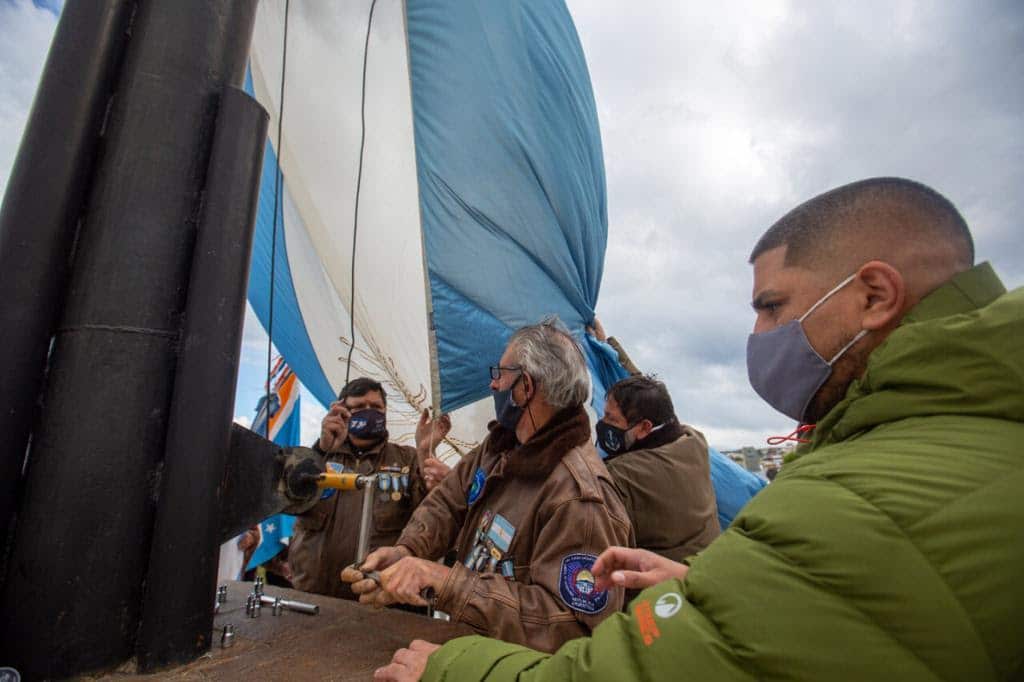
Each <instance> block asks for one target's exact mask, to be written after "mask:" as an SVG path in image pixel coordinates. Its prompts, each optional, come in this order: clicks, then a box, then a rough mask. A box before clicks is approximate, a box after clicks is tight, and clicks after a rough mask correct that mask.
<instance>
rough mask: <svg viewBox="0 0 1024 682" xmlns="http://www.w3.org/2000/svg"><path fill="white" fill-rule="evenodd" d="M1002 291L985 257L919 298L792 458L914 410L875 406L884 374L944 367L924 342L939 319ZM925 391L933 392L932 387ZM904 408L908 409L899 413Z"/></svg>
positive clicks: (940, 325) (885, 385)
mask: <svg viewBox="0 0 1024 682" xmlns="http://www.w3.org/2000/svg"><path fill="white" fill-rule="evenodd" d="M1005 293H1006V287H1005V286H1003V283H1002V282H1001V281H1000V280H999V277H998V276H997V275H996V273H995V271H994V270H993V269H992V266H991V265H990V264H989V263H988V262H985V263H981V264H979V265H976V266H974V267H973V268H971V269H970V270H966V271H964V272H961V273H959V274H957V275H956V276H954V277H953V278H952V279H950V280H949V281H948V282H946V283H945V284H943V285H942V286H940V287H939V288H937V289H936V290H935V291H933V292H931V293H930V294H928V295H927V296H925V297H924V298H923V299H921V301H920V302H919V303H918V304H917V305H916V306H914V307H913V308H912V309H911V310H910V311H909V312H908V313H907V314H906V315H905V316H904V317H903V320H902V322H901V323H900V326H899V327H898V328H897V329H896V330H894V331H893V332H892V334H890V335H889V338H887V339H886V340H885V341H884V342H883V343H882V344H881V345H879V346H878V347H877V348H876V349H875V350H874V351H873V352H872V353H871V356H870V357H869V358H868V366H867V369H866V370H865V372H864V376H863V377H861V378H860V379H856V380H854V381H853V382H851V384H850V386H849V388H847V391H846V396H845V397H844V398H843V400H842V401H840V402H839V404H838V405H836V406H835V407H833V408H832V410H831V411H830V412H829V413H828V414H827V415H825V417H823V418H822V419H821V420H820V421H819V422H818V424H817V425H816V427H815V429H814V431H813V432H812V436H811V442H810V443H809V444H807V445H801V446H800V447H799V448H797V449H796V451H795V452H794V453H793V455H792V457H793V458H798V457H801V456H803V455H805V454H808V453H809V452H812V451H814V450H816V449H818V448H820V447H824V446H825V445H829V444H832V443H836V442H840V441H843V440H847V439H848V438H851V437H853V436H855V435H856V434H858V433H860V432H862V431H864V430H866V429H868V428H871V427H872V426H875V425H877V424H878V423H881V422H882V421H885V420H886V419H889V420H894V419H899V418H902V417H904V416H911V414H912V411H913V409H915V408H914V406H913V405H912V404H911V403H913V402H914V401H912V400H911V401H906V400H904V401H897V402H896V404H890V403H885V405H886V407H885V409H881V411H879V410H880V407H879V405H880V404H881V403H880V401H881V400H882V393H883V392H884V391H886V390H890V391H891V390H892V389H893V388H894V386H890V384H891V383H892V382H890V381H889V380H887V379H886V377H889V376H891V375H893V374H895V373H899V372H904V373H912V372H915V371H916V367H915V366H916V364H918V363H921V362H924V363H927V364H928V366H929V367H932V368H933V369H931V370H929V371H930V372H932V373H934V372H939V373H940V374H941V373H942V371H943V370H942V369H940V365H941V363H944V362H949V357H948V353H942V352H937V353H930V354H929V352H928V349H927V348H926V347H925V346H927V344H929V343H934V342H936V341H937V340H938V337H939V336H942V335H945V334H946V333H948V329H947V328H946V327H945V326H944V322H943V320H942V318H947V317H951V316H955V315H963V314H965V313H970V312H972V311H975V310H978V309H980V308H985V307H987V306H989V305H990V304H992V303H993V302H994V301H996V299H998V298H999V297H1000V296H1002V295H1004V294H1005ZM923 327H928V329H929V330H930V331H929V333H926V334H924V335H923V336H924V337H925V338H923V339H922V338H918V337H921V336H922V334H921V332H920V331H919V329H921V328H923ZM933 327H934V329H932V328H933ZM929 339H931V341H929ZM918 348H920V350H917V349H918ZM922 354H924V355H927V357H924V355H922ZM926 373H927V372H926ZM916 381H918V378H917V377H915V376H909V375H908V376H906V377H900V378H899V379H898V380H897V381H896V382H895V384H898V385H900V386H910V385H911V384H913V383H915V382H916ZM930 390H931V391H935V390H936V387H934V386H933V387H931V389H930ZM883 402H884V401H883ZM904 411H907V412H906V413H905V414H904ZM882 412H884V413H885V415H884V416H883V415H882Z"/></svg>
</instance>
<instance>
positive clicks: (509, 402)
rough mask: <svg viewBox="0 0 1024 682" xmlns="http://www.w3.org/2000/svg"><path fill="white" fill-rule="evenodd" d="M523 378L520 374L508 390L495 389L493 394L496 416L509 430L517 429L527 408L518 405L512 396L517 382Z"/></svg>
mask: <svg viewBox="0 0 1024 682" xmlns="http://www.w3.org/2000/svg"><path fill="white" fill-rule="evenodd" d="M522 378H523V375H522V374H520V375H519V376H518V377H516V380H515V381H514V382H512V385H511V386H509V387H508V390H505V391H494V394H493V395H494V418H495V419H497V420H498V423H499V424H501V425H502V426H503V427H504V428H506V429H508V430H509V431H515V430H516V426H518V425H519V420H520V419H522V418H523V412H524V411H525V410H526V405H516V401H515V400H514V399H513V398H512V389H514V388H515V387H516V384H518V383H519V380H520V379H522Z"/></svg>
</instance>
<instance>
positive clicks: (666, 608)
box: [654, 592, 683, 618]
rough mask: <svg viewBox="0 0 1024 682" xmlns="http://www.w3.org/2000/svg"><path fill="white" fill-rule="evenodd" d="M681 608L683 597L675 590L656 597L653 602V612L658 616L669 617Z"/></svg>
mask: <svg viewBox="0 0 1024 682" xmlns="http://www.w3.org/2000/svg"><path fill="white" fill-rule="evenodd" d="M681 608H683V597H682V595H680V594H679V593H677V592H669V593H668V594H663V595H661V596H660V597H658V601H656V602H654V613H655V614H656V615H657V616H658V618H671V617H672V616H674V615H676V614H677V613H679V609H681Z"/></svg>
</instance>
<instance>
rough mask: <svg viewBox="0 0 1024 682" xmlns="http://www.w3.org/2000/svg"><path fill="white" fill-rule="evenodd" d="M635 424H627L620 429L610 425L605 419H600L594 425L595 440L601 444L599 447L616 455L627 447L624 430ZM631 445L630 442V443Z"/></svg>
mask: <svg viewBox="0 0 1024 682" xmlns="http://www.w3.org/2000/svg"><path fill="white" fill-rule="evenodd" d="M634 426H636V424H633V425H632V426H627V427H626V428H624V429H620V428H619V427H617V426H612V425H611V424H609V423H608V422H606V421H605V420H603V419H601V420H599V421H598V422H597V424H596V425H595V426H594V428H595V430H596V431H597V442H598V445H600V446H601V449H602V450H604V451H605V452H607V453H608V454H609V455H618V454H621V453H623V452H625V451H626V450H628V449H629V446H628V445H626V432H627V431H629V430H630V429H631V428H633V427H634ZM630 445H632V443H630Z"/></svg>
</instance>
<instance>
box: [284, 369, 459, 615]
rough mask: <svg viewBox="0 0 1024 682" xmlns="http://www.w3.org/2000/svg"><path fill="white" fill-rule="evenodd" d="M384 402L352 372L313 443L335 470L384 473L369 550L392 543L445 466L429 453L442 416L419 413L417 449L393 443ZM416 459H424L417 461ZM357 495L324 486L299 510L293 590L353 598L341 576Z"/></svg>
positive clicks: (348, 558)
mask: <svg viewBox="0 0 1024 682" xmlns="http://www.w3.org/2000/svg"><path fill="white" fill-rule="evenodd" d="M386 409H387V394H386V393H385V391H384V387H383V386H381V384H380V383H378V382H376V381H374V380H373V379H367V378H364V377H361V378H359V379H353V380H352V381H350V382H349V383H348V384H346V386H345V387H344V388H343V389H342V390H341V393H340V395H339V396H338V401H337V402H335V403H332V404H331V409H330V411H329V412H328V413H327V416H326V417H324V420H323V423H322V430H321V434H320V439H319V440H318V441H317V443H316V444H315V445H314V446H313V449H315V450H318V451H319V452H321V453H323V454H325V455H327V465H328V467H329V468H330V469H333V470H334V471H337V472H352V473H359V474H371V473H383V474H387V475H385V476H381V477H380V478H378V483H379V485H378V490H377V491H376V493H375V498H374V503H373V504H374V507H373V529H372V532H371V535H370V548H371V549H372V548H376V547H384V546H390V545H393V544H394V543H395V540H397V539H398V535H399V533H401V531H402V528H404V527H405V524H406V522H407V521H408V520H409V516H410V515H411V514H412V511H413V509H415V508H416V506H417V505H418V504H419V503H420V502H421V501H422V500H423V498H424V497H425V496H426V494H427V490H428V489H429V488H430V487H432V483H434V481H432V480H430V477H436V478H439V477H441V476H442V475H443V473H444V469H445V467H444V465H443V464H441V463H440V462H437V460H435V459H433V458H432V457H431V454H432V453H433V451H434V449H435V448H436V447H437V444H438V443H439V442H440V441H441V440H442V439H443V438H444V436H446V435H447V433H448V431H449V429H450V427H451V423H450V422H449V421H448V418H447V417H442V418H441V419H438V420H435V422H436V423H432V424H431V423H429V422H428V421H427V419H426V416H425V415H424V417H423V418H422V419H421V420H420V425H419V427H418V428H417V430H416V442H417V448H413V447H410V446H408V445H398V444H397V443H392V442H389V441H388V432H387V424H386V419H385V411H386ZM431 427H432V428H431ZM417 449H419V451H420V456H419V457H417ZM421 462H425V463H426V464H425V465H424V466H421ZM438 465H439V468H438ZM362 497H363V496H362V495H361V494H355V493H352V492H338V491H334V490H325V491H324V493H323V495H322V499H321V500H320V502H318V503H317V505H316V506H315V507H313V508H312V509H311V510H309V511H308V512H306V513H305V514H303V515H301V516H299V517H298V519H297V520H296V523H295V531H294V537H293V538H292V541H291V545H290V547H289V549H288V563H289V565H290V566H291V569H292V573H293V577H292V585H293V586H294V587H295V588H296V589H299V590H304V591H306V592H316V593H318V594H327V595H330V596H332V597H342V598H344V599H355V598H356V595H355V594H353V593H352V590H351V588H350V586H349V585H348V583H343V582H342V581H341V579H340V577H339V575H340V573H341V571H342V569H343V568H345V567H346V566H349V565H350V564H352V562H353V561H355V559H356V545H357V543H358V539H359V523H360V518H361V509H362Z"/></svg>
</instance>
